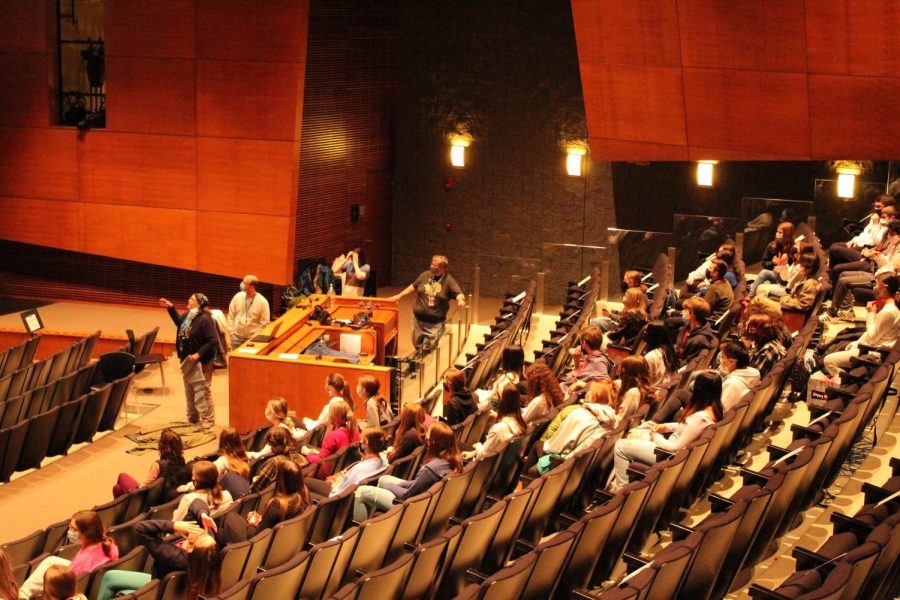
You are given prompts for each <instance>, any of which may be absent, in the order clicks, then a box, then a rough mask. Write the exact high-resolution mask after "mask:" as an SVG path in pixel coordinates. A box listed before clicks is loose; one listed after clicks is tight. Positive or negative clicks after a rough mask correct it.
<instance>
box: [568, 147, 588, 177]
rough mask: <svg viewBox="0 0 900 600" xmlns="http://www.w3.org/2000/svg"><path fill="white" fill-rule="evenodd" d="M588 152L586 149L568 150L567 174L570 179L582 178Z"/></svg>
mask: <svg viewBox="0 0 900 600" xmlns="http://www.w3.org/2000/svg"><path fill="white" fill-rule="evenodd" d="M586 154H587V150H586V149H584V148H567V149H566V173H568V174H569V176H570V177H581V176H582V174H583V172H584V156H585V155H586Z"/></svg>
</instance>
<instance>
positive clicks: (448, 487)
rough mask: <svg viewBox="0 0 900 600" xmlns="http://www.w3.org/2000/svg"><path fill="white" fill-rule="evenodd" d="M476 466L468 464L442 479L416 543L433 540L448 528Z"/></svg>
mask: <svg viewBox="0 0 900 600" xmlns="http://www.w3.org/2000/svg"><path fill="white" fill-rule="evenodd" d="M477 466H478V463H476V462H474V461H473V462H470V463H468V464H467V465H466V466H465V467H464V468H463V470H462V472H460V473H453V474H451V475H450V476H448V477H445V478H444V480H443V485H442V486H441V489H440V491H438V493H437V494H435V497H434V501H433V502H432V503H431V506H429V507H428V513H426V515H425V519H424V521H423V523H422V532H421V535H420V536H419V539H418V540H416V541H417V542H420V541H421V542H427V541H429V540H433V539H434V538H435V537H436V536H437V535H440V534H441V533H442V532H443V531H444V530H445V529H447V527H449V525H450V519H451V517H453V516H454V515H456V513H457V509H458V508H459V505H460V503H461V502H462V499H463V495H464V494H465V493H466V490H467V489H468V488H469V483H470V482H471V481H472V476H473V475H474V473H475V468H476V467H477Z"/></svg>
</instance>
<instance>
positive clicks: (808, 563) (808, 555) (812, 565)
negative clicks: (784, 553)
mask: <svg viewBox="0 0 900 600" xmlns="http://www.w3.org/2000/svg"><path fill="white" fill-rule="evenodd" d="M791 556H792V557H793V558H794V560H795V561H796V563H797V571H805V570H807V569H818V568H819V567H821V566H822V565H824V564H825V563H827V562H828V559H827V558H825V557H824V556H822V555H821V554H818V553H817V552H813V551H812V550H807V549H806V548H803V547H802V546H795V547H794V550H793V551H792V552H791Z"/></svg>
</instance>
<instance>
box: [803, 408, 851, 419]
mask: <svg viewBox="0 0 900 600" xmlns="http://www.w3.org/2000/svg"><path fill="white" fill-rule="evenodd" d="M807 406H808V408H809V416H810V417H812V419H813V420H816V419H818V418H819V417H821V416H822V415H827V414H828V413H834V415H835V417H838V416H840V415H841V413H842V412H844V411H843V410H829V409H827V408H824V407H822V406H815V405H812V404H809V405H807Z"/></svg>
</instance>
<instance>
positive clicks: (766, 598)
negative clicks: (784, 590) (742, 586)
mask: <svg viewBox="0 0 900 600" xmlns="http://www.w3.org/2000/svg"><path fill="white" fill-rule="evenodd" d="M748 591H749V592H750V597H751V598H755V599H757V600H790V598H788V597H787V596H784V595H782V594H779V593H778V592H776V591H773V590H770V589H769V588H764V587H763V586H761V585H759V584H758V583H752V584H750V589H749V590H748Z"/></svg>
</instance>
